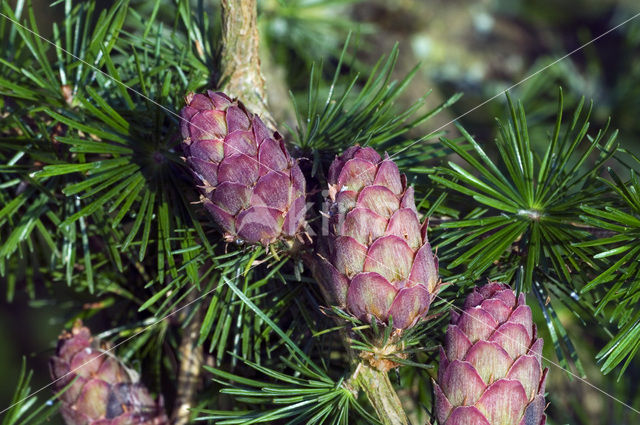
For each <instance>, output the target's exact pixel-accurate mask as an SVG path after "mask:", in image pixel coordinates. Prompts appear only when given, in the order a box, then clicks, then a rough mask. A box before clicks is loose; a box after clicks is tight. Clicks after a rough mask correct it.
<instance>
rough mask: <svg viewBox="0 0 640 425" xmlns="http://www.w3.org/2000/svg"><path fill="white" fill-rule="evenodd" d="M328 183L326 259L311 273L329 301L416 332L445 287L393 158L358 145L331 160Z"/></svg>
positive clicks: (363, 316)
mask: <svg viewBox="0 0 640 425" xmlns="http://www.w3.org/2000/svg"><path fill="white" fill-rule="evenodd" d="M327 180H328V183H329V198H330V201H331V206H330V210H329V213H330V218H329V236H328V239H327V241H326V245H327V251H328V252H327V253H325V254H324V255H318V259H317V261H316V262H315V264H314V267H313V269H314V270H313V271H314V276H315V277H316V280H318V281H319V282H320V284H321V285H322V289H323V292H324V293H325V296H326V297H327V298H328V300H327V301H328V302H329V303H330V304H332V305H336V306H339V307H341V308H345V309H346V310H347V311H348V312H349V313H351V314H353V315H354V316H355V317H357V318H359V319H361V320H363V321H367V322H370V321H372V320H375V321H377V322H378V323H380V324H389V323H390V322H392V323H393V327H394V328H397V329H407V328H410V327H412V326H413V325H415V324H416V323H417V322H418V321H419V320H420V319H422V318H424V317H425V316H426V314H427V312H428V310H429V306H430V304H431V302H432V301H433V299H434V296H435V294H436V293H437V291H438V289H439V286H440V281H439V279H438V261H437V258H436V257H435V256H434V255H433V252H432V250H431V247H430V245H429V242H428V240H427V235H426V229H427V221H426V220H425V222H424V223H422V224H421V223H420V220H419V218H418V212H417V210H416V206H415V201H414V198H413V188H412V187H407V182H406V177H405V176H404V175H401V174H400V171H399V170H398V167H397V166H396V164H395V163H394V162H393V161H392V160H391V159H389V157H388V156H385V158H384V159H382V158H381V157H380V155H379V154H378V153H377V152H376V151H375V150H374V149H372V148H369V147H365V148H363V147H360V146H353V147H351V148H349V149H347V150H346V151H345V152H344V153H343V154H342V155H341V156H339V157H337V158H336V159H335V160H334V161H333V163H332V164H331V167H330V169H329V174H328V179H327Z"/></svg>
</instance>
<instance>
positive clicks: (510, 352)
mask: <svg viewBox="0 0 640 425" xmlns="http://www.w3.org/2000/svg"><path fill="white" fill-rule="evenodd" d="M536 332H537V331H536V326H535V324H534V323H533V321H532V319H531V309H530V308H529V306H527V305H526V304H525V298H524V294H520V296H519V297H518V298H516V296H515V294H514V292H513V291H512V290H511V288H510V287H509V286H508V285H505V284H502V283H496V282H493V283H489V284H487V285H485V286H483V287H481V288H476V289H474V291H473V293H471V295H469V297H468V298H467V300H466V301H465V304H464V308H463V313H461V314H458V313H456V312H454V311H452V312H451V324H450V325H449V328H448V329H447V335H446V340H445V341H446V342H445V348H444V350H442V349H441V352H440V369H439V371H438V382H437V384H436V385H435V393H436V416H437V418H438V423H440V424H442V425H470V424H472V425H544V423H545V422H546V416H545V414H544V409H545V401H544V386H545V381H546V376H547V369H544V370H543V368H542V358H541V356H542V344H543V341H542V339H541V338H538V337H537V333H536Z"/></svg>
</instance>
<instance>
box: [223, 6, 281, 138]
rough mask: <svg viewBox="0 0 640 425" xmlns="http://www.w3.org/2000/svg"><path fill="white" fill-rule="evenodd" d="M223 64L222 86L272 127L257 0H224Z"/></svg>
mask: <svg viewBox="0 0 640 425" xmlns="http://www.w3.org/2000/svg"><path fill="white" fill-rule="evenodd" d="M221 5H222V54H221V59H220V64H221V67H222V73H221V78H220V81H219V86H220V88H221V89H222V90H223V91H224V92H226V93H227V94H229V95H230V96H232V97H237V98H238V99H240V100H241V101H242V103H244V104H245V105H246V106H247V107H248V108H249V110H251V111H253V112H255V113H257V114H258V115H259V116H260V118H262V120H263V121H264V122H265V123H266V124H267V125H268V126H269V127H271V128H272V129H275V122H274V120H273V117H272V116H271V113H270V112H269V109H268V108H267V91H266V88H265V81H264V77H263V76H262V72H261V70H260V36H259V34H258V6H257V2H256V0H221Z"/></svg>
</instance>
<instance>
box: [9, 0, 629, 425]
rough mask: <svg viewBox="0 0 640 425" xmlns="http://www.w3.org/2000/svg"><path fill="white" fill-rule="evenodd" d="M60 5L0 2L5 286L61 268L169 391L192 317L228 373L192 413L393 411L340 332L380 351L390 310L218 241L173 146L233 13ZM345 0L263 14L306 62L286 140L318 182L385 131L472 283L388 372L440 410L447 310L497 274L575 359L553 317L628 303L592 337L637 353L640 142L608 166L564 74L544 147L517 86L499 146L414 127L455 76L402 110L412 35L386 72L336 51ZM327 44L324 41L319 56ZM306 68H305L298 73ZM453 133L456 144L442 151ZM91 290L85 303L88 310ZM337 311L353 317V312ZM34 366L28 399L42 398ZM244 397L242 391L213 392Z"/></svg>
mask: <svg viewBox="0 0 640 425" xmlns="http://www.w3.org/2000/svg"><path fill="white" fill-rule="evenodd" d="M59 3H60V4H61V5H62V7H63V8H64V11H65V18H64V19H63V20H62V21H61V22H59V23H55V24H54V26H53V29H52V32H53V38H52V40H53V42H54V43H55V44H56V46H52V45H51V44H50V43H48V42H47V41H45V40H43V39H42V38H40V37H39V36H38V34H40V33H41V29H40V28H38V27H37V26H36V19H35V17H34V10H33V6H32V5H31V4H30V3H29V2H25V1H23V0H19V1H17V2H16V6H15V8H13V9H12V8H11V7H10V6H9V5H8V3H6V2H5V3H3V4H2V13H4V14H6V15H7V16H9V17H10V18H11V19H14V20H16V21H19V22H20V23H21V25H24V26H25V27H21V26H20V25H18V24H14V23H12V22H11V21H9V20H7V19H4V18H0V105H2V114H3V115H2V120H1V121H0V275H2V276H3V277H4V278H5V280H6V282H7V289H6V292H7V293H6V298H7V299H8V300H13V299H14V298H16V294H18V293H19V292H20V291H26V292H27V294H28V295H29V297H31V299H35V298H36V297H38V296H41V295H38V291H39V290H41V285H42V284H43V283H44V284H43V285H42V286H44V287H45V289H46V296H48V297H50V298H52V299H54V300H55V299H56V296H57V297H59V291H60V287H59V286H57V285H60V284H66V286H68V287H70V288H71V291H73V292H75V293H77V294H75V295H78V300H77V301H75V300H74V302H73V303H70V304H71V305H70V309H73V311H72V312H71V313H69V315H68V317H65V318H62V319H60V321H67V323H68V322H69V321H71V320H73V319H74V318H78V317H80V318H84V319H91V318H92V317H95V316H99V317H103V318H104V317H106V318H105V319H104V323H108V324H109V326H110V328H108V329H107V330H105V331H104V332H102V333H100V334H97V336H98V337H100V338H103V339H105V340H112V341H113V342H117V341H120V343H122V345H121V346H119V347H118V356H119V357H121V358H123V359H125V360H128V359H135V360H137V361H139V362H140V364H142V365H143V366H141V369H142V370H141V371H142V372H143V374H144V376H145V378H148V377H151V378H153V379H154V381H155V382H154V389H155V390H156V391H158V392H160V393H165V394H173V393H174V392H175V387H174V384H175V383H172V382H167V378H166V377H167V376H171V377H173V376H175V375H176V373H177V371H176V367H177V366H176V365H175V362H173V359H174V356H175V352H176V351H177V346H178V344H179V337H180V335H181V333H182V332H183V329H184V328H186V327H187V326H188V325H189V323H191V321H194V320H199V321H200V322H201V324H200V332H199V334H198V338H197V343H198V344H202V345H203V347H204V351H205V355H206V356H207V359H208V361H209V362H210V364H212V365H215V366H207V367H206V370H207V372H208V373H209V374H211V375H213V380H210V382H208V386H207V388H206V390H205V391H203V393H202V394H200V398H199V400H198V403H197V404H198V406H199V407H198V409H197V412H198V415H199V419H202V420H208V421H215V422H216V423H228V424H240V423H273V422H275V421H279V422H282V423H310V424H315V423H317V424H320V423H326V424H347V423H362V424H364V423H368V424H370V423H377V419H375V418H374V417H373V416H372V413H371V412H370V409H369V407H367V405H366V403H363V401H364V399H363V398H362V397H358V395H357V394H356V391H355V389H354V388H353V383H352V382H351V381H350V377H351V376H352V375H351V374H352V372H353V371H352V370H351V366H352V365H351V364H350V363H349V359H348V356H347V355H346V354H345V351H346V350H345V347H344V346H342V344H341V339H342V337H341V335H340V333H341V332H343V331H344V329H345V327H346V326H347V325H346V324H345V323H346V322H349V325H350V326H353V327H352V331H353V334H352V335H355V336H356V337H357V338H355V340H353V341H350V346H349V348H350V349H355V350H358V351H362V352H373V347H374V345H376V344H377V341H374V339H375V338H377V337H380V336H381V335H382V337H383V338H385V340H389V338H391V335H390V333H391V330H390V329H389V328H386V329H381V328H377V326H376V325H375V324H374V325H368V324H362V323H358V322H357V321H356V320H354V319H353V318H352V317H350V316H348V315H347V314H346V313H345V312H341V311H338V310H337V309H334V310H331V311H329V310H325V309H323V308H322V305H323V302H322V301H319V300H320V299H321V298H320V296H319V294H318V293H317V288H316V286H315V284H314V282H313V280H312V279H311V278H310V277H308V273H307V272H306V271H305V270H304V268H303V266H302V263H301V260H300V258H298V257H295V258H291V257H289V256H288V255H287V253H286V252H279V251H277V249H279V248H275V249H272V250H270V251H269V250H266V249H264V248H262V247H243V246H238V245H234V244H224V243H223V241H221V240H220V237H219V235H218V232H217V229H216V228H215V227H214V226H213V225H212V223H211V222H210V220H209V218H208V216H206V215H205V214H204V211H203V209H202V208H201V206H200V205H198V200H197V191H196V190H195V188H194V187H193V183H192V179H191V176H190V175H189V174H188V173H187V172H186V171H185V169H184V167H183V160H182V158H180V147H179V141H180V135H179V124H180V122H179V120H180V118H179V116H178V115H177V113H178V111H179V110H180V108H181V107H182V105H183V100H182V97H183V96H184V94H185V93H187V92H189V91H201V90H204V89H205V88H212V87H213V85H214V83H213V82H214V81H216V80H217V77H218V72H219V71H218V64H217V60H218V59H217V52H218V50H219V47H220V46H219V38H220V26H219V25H218V22H216V20H215V19H212V18H211V15H210V13H208V11H207V10H206V9H205V7H204V2H197V4H196V6H195V8H193V9H192V6H191V4H192V2H189V1H187V0H178V1H174V2H166V1H161V0H157V1H153V2H143V4H137V3H134V5H135V7H132V6H131V5H130V4H129V3H128V2H127V1H117V2H115V3H114V4H113V5H111V6H110V7H108V8H106V9H104V10H102V9H100V10H99V8H98V7H97V4H96V2H95V1H88V2H72V1H71V0H64V1H61V2H59ZM351 3H355V2H352V1H351V0H344V1H341V0H340V1H332V0H319V1H311V2H307V1H298V0H291V1H278V2H268V1H265V2H262V3H261V6H260V7H261V11H262V12H263V16H262V17H261V19H262V21H261V24H262V25H263V29H265V28H266V33H267V38H266V40H265V41H266V43H267V45H268V46H269V48H270V49H271V52H272V53H273V56H274V58H275V60H276V61H277V62H278V64H280V65H284V66H286V67H287V69H288V71H289V72H292V71H295V72H296V75H298V77H296V78H299V79H305V80H306V79H307V78H308V81H309V83H308V87H306V88H305V89H304V90H300V91H294V92H293V93H292V95H291V98H292V99H293V103H294V104H295V103H297V105H294V108H295V113H296V118H297V127H296V128H295V129H293V130H291V135H290V136H291V138H292V139H293V142H294V143H295V145H296V147H298V148H300V150H301V151H302V153H303V154H306V153H308V152H312V153H313V160H314V164H313V167H314V168H313V170H311V172H308V173H307V174H309V175H310V176H311V177H312V178H313V179H315V180H314V184H315V183H317V184H318V185H322V184H323V182H322V178H323V173H322V170H326V169H327V168H328V164H329V162H330V160H331V159H333V157H334V155H335V154H336V153H339V152H340V151H341V150H343V149H345V148H347V147H348V146H350V145H352V144H355V143H359V144H361V145H371V146H373V147H375V148H376V149H378V150H380V151H384V150H386V151H388V152H389V153H390V154H391V155H392V156H394V159H396V161H397V163H398V164H399V165H400V167H401V169H402V171H403V172H406V173H407V174H408V178H409V181H410V182H411V183H412V184H413V185H414V187H415V189H416V199H417V200H418V209H419V211H420V213H421V214H423V215H424V216H427V217H428V216H431V217H432V223H434V224H433V225H432V228H433V229H432V230H430V238H431V240H432V245H433V246H434V247H437V249H438V254H439V257H440V265H441V272H442V275H443V278H444V279H445V280H447V281H448V282H451V283H455V284H457V285H450V286H448V287H446V288H445V289H444V290H443V291H442V292H441V293H440V294H439V295H438V297H437V299H436V300H435V301H434V303H433V304H432V306H431V310H430V312H431V314H433V315H434V317H432V318H430V320H429V321H427V322H425V323H421V324H420V325H419V326H416V327H415V328H413V329H411V331H409V332H406V333H405V334H404V335H403V337H402V339H401V341H400V342H401V345H402V346H403V348H404V350H405V353H408V354H409V355H410V357H408V358H402V357H398V356H397V355H396V354H397V353H392V354H391V355H389V356H388V357H386V358H385V359H387V360H393V361H397V362H398V363H399V364H401V365H402V368H401V369H400V372H399V373H398V375H397V376H396V378H397V379H396V380H395V384H396V386H397V387H404V388H406V389H407V391H413V392H414V393H417V394H418V399H419V402H420V403H421V407H423V408H424V409H422V410H423V411H422V412H421V413H419V414H421V415H422V417H421V418H422V419H426V416H427V414H428V410H430V408H431V405H432V395H431V387H430V379H429V378H430V377H432V375H433V373H434V372H433V368H434V367H435V364H436V358H437V345H438V344H439V343H440V342H441V339H442V330H443V329H444V327H445V325H446V321H447V319H448V316H447V312H448V311H449V310H450V309H451V308H456V307H455V305H456V304H457V303H458V302H459V301H460V300H461V299H462V298H463V296H464V294H465V292H466V291H467V290H468V288H469V286H470V285H471V284H476V283H478V282H481V281H482V280H483V279H484V278H494V279H500V280H504V281H507V282H509V283H511V284H512V285H513V286H514V287H516V288H517V289H518V290H519V291H525V292H528V293H530V294H532V295H533V297H535V299H536V300H537V302H538V305H539V307H540V312H541V313H542V316H543V318H544V320H545V321H546V324H547V328H548V331H549V333H550V337H551V340H552V341H553V344H554V348H555V350H556V353H557V356H558V358H559V359H560V363H561V365H563V366H565V367H569V366H571V365H570V364H569V363H570V361H569V360H568V359H571V360H572V361H573V362H574V365H575V366H577V368H578V371H579V372H582V371H583V370H582V365H581V362H580V361H579V360H578V357H577V353H576V350H575V348H574V346H573V343H572V341H571V339H570V338H569V332H568V331H567V330H566V329H565V327H564V325H563V323H562V322H561V320H560V317H559V316H560V314H559V307H560V308H562V305H563V304H564V305H565V306H566V307H568V309H569V310H570V311H571V312H572V313H573V314H574V315H575V317H576V318H578V321H579V323H581V324H592V323H593V322H595V321H596V320H598V319H600V318H602V317H605V318H608V319H609V320H611V321H612V322H613V323H615V326H616V327H617V329H616V330H615V332H614V333H615V336H613V337H612V338H611V339H610V341H609V342H608V343H607V344H606V346H604V348H603V349H602V351H601V352H600V354H599V355H598V358H599V359H600V360H601V361H602V362H603V364H602V370H603V371H604V372H606V373H609V372H611V371H612V370H614V369H615V368H616V367H619V366H621V367H620V373H621V374H622V373H624V372H625V371H631V370H633V369H634V368H633V364H632V360H633V359H634V358H636V355H637V353H638V350H640V342H638V341H639V340H640V309H639V308H638V305H639V297H640V268H639V265H640V247H639V245H638V239H639V238H640V197H639V195H638V194H639V193H640V179H639V178H638V174H637V172H638V171H637V168H638V165H639V164H640V161H638V160H637V159H635V160H634V159H628V158H630V156H629V155H628V153H627V152H625V151H622V150H618V151H617V153H618V158H619V159H620V160H621V161H635V162H634V166H635V168H636V171H635V172H632V174H631V177H630V178H629V179H628V180H627V181H624V179H623V178H622V177H620V176H619V175H618V174H617V173H616V172H615V171H613V170H612V171H610V176H611V181H610V180H608V179H605V178H602V177H601V176H600V174H601V171H602V170H603V168H604V166H605V165H608V164H610V162H611V161H610V159H611V157H612V155H614V154H615V152H616V149H615V146H614V144H615V140H616V133H614V134H613V135H611V136H607V135H606V130H607V129H606V128H605V129H603V130H600V131H597V132H595V134H590V133H589V130H590V127H589V123H588V121H589V119H590V114H591V106H589V107H586V108H585V106H584V102H583V101H581V102H580V103H579V105H578V107H577V108H576V111H575V112H574V114H573V116H572V117H571V118H570V119H569V120H568V122H565V120H564V119H563V98H562V92H561V93H560V95H559V100H558V110H557V119H556V125H555V127H553V128H552V129H551V131H550V133H549V135H548V138H547V139H546V140H545V142H544V144H541V143H539V142H538V141H535V140H532V139H533V137H530V136H531V135H532V134H534V132H533V131H530V130H533V127H536V129H535V130H536V132H535V134H536V135H537V134H539V133H540V132H539V131H538V128H537V126H530V124H528V123H527V119H526V117H525V113H524V108H523V106H522V105H521V104H519V103H518V104H516V105H514V104H513V103H512V102H511V100H509V111H508V112H509V114H510V117H509V118H510V119H509V121H508V122H502V121H499V122H498V130H499V132H500V137H499V138H498V140H497V141H496V143H495V144H493V143H480V142H478V141H477V140H476V139H475V138H474V137H473V136H472V135H471V133H470V132H468V131H466V130H465V129H464V128H462V127H461V126H458V129H459V131H460V133H461V134H462V137H459V138H453V136H450V137H451V138H444V137H441V136H443V135H444V133H443V132H440V131H437V130H436V131H431V132H426V131H423V133H426V134H421V135H420V134H418V133H419V131H418V129H419V128H422V127H421V126H422V125H423V124H425V123H426V122H428V120H429V119H431V118H432V117H433V116H434V115H435V114H437V113H439V112H441V111H442V110H443V109H444V108H447V107H449V106H450V105H452V104H453V103H454V102H455V101H456V100H457V99H458V98H459V95H453V96H451V98H449V99H448V100H446V101H444V102H443V103H442V104H441V105H439V106H437V107H435V108H433V109H430V110H426V107H425V100H426V96H427V95H428V94H426V95H425V96H423V97H420V98H418V100H416V101H415V102H414V103H412V104H410V105H408V106H407V107H406V108H404V109H401V108H399V107H398V105H397V103H398V100H399V99H400V96H401V94H402V93H403V92H404V91H405V90H407V88H408V87H409V84H410V82H411V80H412V78H413V77H414V75H415V74H416V71H417V68H415V69H413V70H411V71H410V72H409V73H408V74H407V75H406V76H405V77H404V78H401V79H400V80H397V81H396V80H394V77H393V76H394V75H395V74H394V72H395V71H394V70H395V67H396V65H397V62H398V55H399V51H398V47H397V46H395V47H394V48H393V49H392V50H391V52H389V54H388V55H386V56H383V57H382V58H380V60H379V61H378V62H377V63H376V64H375V65H374V66H373V67H372V68H371V69H366V68H363V66H362V64H360V63H358V62H357V60H356V59H355V58H356V53H355V52H351V51H350V49H349V46H350V37H348V38H347V42H346V43H345V45H344V47H343V49H342V50H340V49H339V47H338V46H339V41H341V40H342V38H343V34H346V29H347V28H348V27H350V25H351V23H350V20H349V19H347V18H345V19H334V16H333V15H332V14H335V13H336V12H335V10H337V9H339V10H343V8H345V7H348V6H349V5H350V4H351ZM318 16H320V18H318ZM282 28H286V31H285V32H282V31H283V30H282ZM60 47H61V48H63V49H64V50H62V49H61V48H60ZM291 52H296V53H297V54H298V56H299V57H298V58H294V59H291V58H292V56H293V54H292V53H291ZM323 56H329V57H331V59H329V60H328V61H327V63H326V64H320V65H311V64H312V63H315V64H318V63H319V62H318V61H319V59H320V58H321V57H323ZM289 60H291V62H289ZM307 65H308V68H310V71H309V72H306V71H305V72H302V71H300V70H301V69H303V70H304V69H306V68H305V67H306V66H307ZM327 75H329V78H328V79H327ZM292 79H293V78H292V77H291V76H290V80H292ZM300 99H305V100H304V101H300ZM546 112H547V113H549V112H548V110H547V111H546ZM530 127H531V128H530ZM417 134H418V135H417ZM438 138H440V139H439V140H438ZM541 145H542V146H543V148H542V149H540V146H541ZM452 153H453V154H456V155H457V156H458V157H459V158H455V157H452V158H451V161H450V162H449V163H448V167H446V166H442V167H437V163H438V162H439V160H440V159H441V158H443V157H445V156H449V155H450V154H452ZM494 154H495V155H494ZM396 156H397V157H398V158H395V157H396ZM494 156H495V159H492V158H493V157H494ZM458 159H461V160H462V162H464V166H462V165H459V164H458V163H457V162H455V161H458ZM310 218H311V219H312V222H313V217H310ZM601 231H603V232H605V233H604V237H602V238H598V236H599V235H600V234H601V233H599V232H601ZM434 236H435V237H434ZM82 297H84V298H82ZM86 299H89V300H91V301H92V303H91V304H90V305H89V306H88V307H84V308H81V307H82V304H81V302H82V300H86ZM94 301H95V302H94ZM328 317H330V319H328ZM336 317H337V318H340V317H342V318H343V319H347V320H345V321H344V322H340V324H337V323H334V321H333V318H336ZM602 326H603V327H605V326H606V324H602ZM608 330H609V329H604V330H603V332H601V333H603V334H605V333H606V331H608ZM603 345H604V344H603ZM25 370H26V369H25V367H24V366H23V374H22V375H21V377H20V380H19V382H18V385H17V391H16V396H15V401H18V400H21V399H23V398H25V397H26V396H27V395H29V391H30V387H29V383H30V377H31V374H27V373H26V372H25ZM229 398H231V399H232V400H233V403H234V404H233V407H232V408H229V409H227V410H224V408H223V407H218V404H220V405H224V402H225V401H227V400H228V399H229ZM56 408H57V406H56V405H50V406H47V405H44V406H41V407H38V406H36V399H35V398H29V399H28V400H27V401H25V402H23V403H19V404H17V405H16V406H14V407H13V408H12V409H11V410H10V411H9V412H8V413H7V414H6V415H5V417H4V418H3V422H2V425H17V424H25V425H26V424H27V423H41V422H42V421H44V420H46V419H47V418H48V417H49V416H50V415H51V414H52V413H53V412H54V411H55V410H56ZM416 410H420V408H416Z"/></svg>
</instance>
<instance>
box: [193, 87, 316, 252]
mask: <svg viewBox="0 0 640 425" xmlns="http://www.w3.org/2000/svg"><path fill="white" fill-rule="evenodd" d="M181 116H182V124H181V126H182V138H183V144H182V148H183V152H184V155H185V158H186V161H187V165H188V166H189V168H190V169H191V171H192V173H193V175H194V176H195V178H196V180H197V182H196V185H197V186H198V188H199V190H200V194H201V200H202V202H203V204H204V206H205V208H206V209H207V210H208V211H209V213H211V215H212V216H213V218H214V220H215V221H216V223H218V225H219V226H220V227H221V228H222V230H223V231H224V234H225V239H226V240H228V241H244V242H247V243H260V244H263V245H267V244H269V243H272V242H274V241H276V240H278V239H284V240H286V239H293V238H295V237H296V236H297V235H298V234H299V232H301V231H302V230H303V228H304V225H305V220H304V213H305V181H304V177H303V175H302V172H301V171H300V167H299V166H298V163H297V161H296V160H295V159H294V158H292V157H291V156H290V155H289V153H288V152H287V149H286V147H285V145H284V142H283V140H282V137H281V136H280V135H279V134H278V133H277V132H272V131H269V129H268V128H267V127H266V126H265V125H264V123H263V122H262V120H260V118H259V117H258V116H257V115H255V114H252V113H251V112H249V111H247V110H246V109H245V107H244V106H243V105H242V104H241V103H239V102H238V101H237V100H232V99H230V98H229V97H228V96H227V95H225V94H224V93H220V92H212V91H208V92H207V93H206V94H193V93H191V94H189V95H188V96H187V98H186V106H185V107H184V108H183V109H182V113H181Z"/></svg>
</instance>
